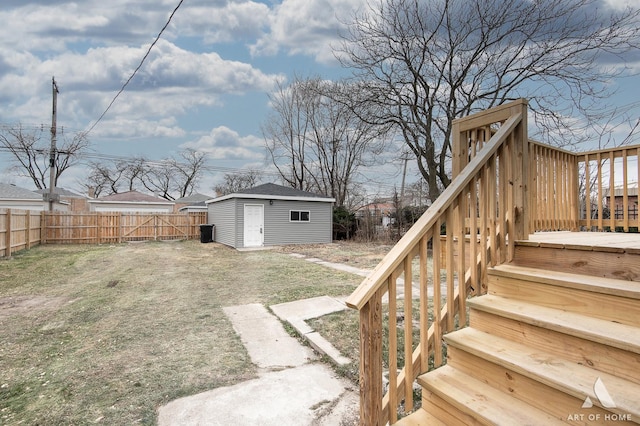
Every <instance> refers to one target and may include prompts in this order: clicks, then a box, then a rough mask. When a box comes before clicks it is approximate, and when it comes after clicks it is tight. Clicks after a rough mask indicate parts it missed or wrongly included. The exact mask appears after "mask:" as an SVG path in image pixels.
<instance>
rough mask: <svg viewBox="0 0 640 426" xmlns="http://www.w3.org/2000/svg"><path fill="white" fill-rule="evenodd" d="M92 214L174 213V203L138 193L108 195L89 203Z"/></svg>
mask: <svg viewBox="0 0 640 426" xmlns="http://www.w3.org/2000/svg"><path fill="white" fill-rule="evenodd" d="M88 203H89V208H90V210H91V211H92V212H129V213H172V212H173V206H174V204H175V203H174V202H173V201H168V200H165V199H164V198H159V197H155V196H153V195H147V194H143V193H141V192H138V191H128V192H122V193H119V194H112V195H107V196H105V197H100V198H94V199H91V200H89V201H88Z"/></svg>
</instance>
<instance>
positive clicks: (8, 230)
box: [4, 209, 13, 258]
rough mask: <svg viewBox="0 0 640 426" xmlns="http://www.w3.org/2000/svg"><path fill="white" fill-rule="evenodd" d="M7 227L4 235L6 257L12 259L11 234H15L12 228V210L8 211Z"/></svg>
mask: <svg viewBox="0 0 640 426" xmlns="http://www.w3.org/2000/svg"><path fill="white" fill-rule="evenodd" d="M6 221H7V227H6V233H5V234H4V246H5V247H6V249H5V252H4V255H5V257H7V258H8V257H11V233H12V232H13V226H11V225H12V224H11V221H12V219H11V209H7V215H6Z"/></svg>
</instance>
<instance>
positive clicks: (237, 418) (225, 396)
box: [158, 299, 358, 426]
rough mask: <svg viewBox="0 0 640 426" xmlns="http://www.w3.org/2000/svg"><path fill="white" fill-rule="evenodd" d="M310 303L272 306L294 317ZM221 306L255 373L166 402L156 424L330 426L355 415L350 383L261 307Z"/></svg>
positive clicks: (354, 395)
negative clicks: (254, 376) (252, 364)
mask: <svg viewBox="0 0 640 426" xmlns="http://www.w3.org/2000/svg"><path fill="white" fill-rule="evenodd" d="M315 302H319V303H316V304H315V305H316V307H315V311H314V312H315V313H316V314H318V315H323V312H324V310H323V309H319V308H318V306H325V309H336V308H337V305H335V304H333V303H331V302H330V301H329V300H326V299H320V301H317V300H316V301H315ZM334 302H335V300H334ZM323 303H324V305H323ZM336 303H338V302H336ZM310 305H314V301H311V302H310V301H301V302H299V304H298V306H296V305H295V303H294V304H283V305H280V306H278V305H276V310H278V311H280V313H281V314H282V315H286V316H287V317H292V318H293V317H295V318H298V319H300V318H301V317H304V316H307V315H308V314H307V313H303V312H304V311H305V310H306V308H305V307H309V306H310ZM342 309H344V305H342ZM223 310H224V312H225V314H226V315H227V316H228V317H229V319H230V321H231V323H232V325H233V328H234V330H235V331H236V332H237V333H238V335H239V336H240V339H241V340H242V342H243V344H244V345H245V347H246V349H247V352H248V353H249V356H250V357H251V360H252V362H253V363H254V364H256V365H257V366H258V367H259V377H258V378H256V379H254V380H249V381H246V382H242V383H238V384H236V385H234V386H228V387H223V388H218V389H214V390H211V391H209V392H204V393H201V394H198V395H193V396H189V397H185V398H181V399H178V400H175V401H172V402H170V403H169V404H167V405H165V406H163V407H161V408H160V409H159V412H158V424H159V425H160V426H178V425H180V426H182V425H187V426H188V425H193V426H195V425H231V424H233V425H259V426H271V425H283V426H287V425H291V426H306V425H308V426H333V425H340V424H342V422H343V419H344V418H345V417H348V418H352V419H357V411H358V394H357V391H356V389H354V387H353V385H352V384H351V383H350V382H349V381H348V380H346V379H343V378H341V377H338V376H337V375H336V374H335V372H334V371H333V370H332V369H331V367H329V366H328V365H326V364H323V363H320V362H317V361H316V360H317V359H318V355H317V354H316V353H314V352H313V351H312V350H311V349H310V348H309V347H307V346H303V345H301V344H300V343H299V342H298V341H297V340H296V339H295V338H293V337H291V336H290V335H289V334H288V333H287V332H286V331H285V330H284V327H283V326H282V323H281V322H280V321H279V320H278V319H277V318H276V317H275V316H274V315H272V314H271V313H269V312H268V310H267V309H266V308H265V307H264V306H262V305H260V304H250V305H242V306H231V307H227V308H224V309H223ZM294 322H295V321H294Z"/></svg>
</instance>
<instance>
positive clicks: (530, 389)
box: [444, 328, 640, 421]
mask: <svg viewBox="0 0 640 426" xmlns="http://www.w3.org/2000/svg"><path fill="white" fill-rule="evenodd" d="M444 339H445V341H446V342H447V345H448V362H447V365H449V366H450V367H452V368H459V369H461V370H462V371H465V369H466V370H468V371H465V372H467V373H473V374H475V376H474V377H475V378H476V379H478V380H482V381H485V382H486V383H490V384H491V385H493V386H494V387H500V386H503V389H502V390H504V391H508V392H510V393H512V394H513V395H514V396H516V397H519V398H521V399H523V400H524V401H526V402H527V403H530V404H532V405H535V404H538V408H545V410H546V409H547V408H546V407H547V406H548V407H549V410H553V414H555V415H561V416H569V415H573V414H574V413H575V414H579V413H580V412H581V406H582V402H583V401H585V400H586V398H587V397H588V398H589V399H590V400H591V401H592V403H593V405H594V407H593V408H596V409H598V407H599V409H602V410H606V411H609V412H610V413H613V414H615V415H617V416H624V418H630V419H632V420H634V421H640V398H638V395H640V385H639V384H637V383H633V382H630V381H628V380H625V379H622V378H619V377H616V376H613V375H611V374H607V373H604V372H601V371H598V370H595V369H592V368H589V367H586V366H583V365H579V364H576V363H573V362H571V361H567V360H566V359H563V358H560V357H557V356H554V355H552V354H549V353H546V352H544V351H540V350H539V349H536V348H530V347H528V346H525V345H521V344H519V343H514V342H510V341H508V340H506V339H504V338H501V337H498V336H494V335H491V334H488V333H485V332H483V331H479V330H475V329H473V328H466V329H463V330H459V331H456V332H454V333H451V334H448V335H445V336H444ZM468 355H472V356H473V358H474V359H473V360H469V356H468ZM465 357H466V360H465ZM458 358H460V359H458ZM499 371H502V373H501V374H499V376H497V377H496V372H499ZM514 377H515V378H516V379H519V378H525V379H526V380H524V381H522V380H519V381H515V382H514V381H513V378H514ZM505 378H506V379H507V380H505ZM598 380H600V381H601V383H604V385H605V386H606V390H607V391H608V395H610V399H611V400H612V401H613V402H614V403H615V407H610V406H608V404H607V399H606V398H604V396H606V395H603V393H602V392H600V398H601V399H599V398H598V395H596V392H595V390H594V385H595V384H596V382H597V381H598ZM536 384H537V385H539V386H538V387H537V388H536V387H535V386H536ZM519 386H522V388H521V389H519V388H518V387H519ZM567 397H569V399H567ZM564 401H566V402H567V404H568V405H565V404H562V405H558V402H564ZM606 411H604V413H606ZM563 420H569V417H567V418H565V419H563Z"/></svg>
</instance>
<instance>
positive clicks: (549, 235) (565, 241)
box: [529, 231, 640, 252]
mask: <svg viewBox="0 0 640 426" xmlns="http://www.w3.org/2000/svg"><path fill="white" fill-rule="evenodd" d="M529 241H530V242H532V243H538V244H540V245H564V246H565V247H567V248H568V247H574V248H575V247H578V246H585V247H591V248H592V249H598V248H604V249H607V248H609V249H622V250H624V251H625V252H638V251H640V233H621V232H569V231H559V232H536V233H535V234H533V235H529Z"/></svg>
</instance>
